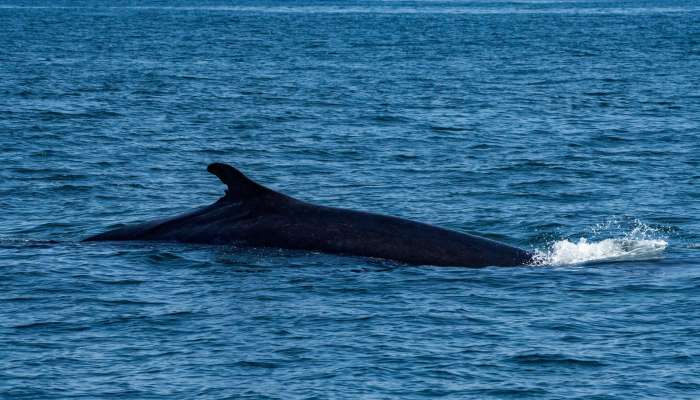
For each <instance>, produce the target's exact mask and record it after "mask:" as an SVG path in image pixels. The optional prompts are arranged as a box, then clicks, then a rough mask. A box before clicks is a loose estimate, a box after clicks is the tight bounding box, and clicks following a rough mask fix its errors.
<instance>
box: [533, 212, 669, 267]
mask: <svg viewBox="0 0 700 400" xmlns="http://www.w3.org/2000/svg"><path fill="white" fill-rule="evenodd" d="M619 228H620V226H619V223H618V222H617V221H613V222H607V223H605V224H601V225H597V226H595V227H593V228H592V229H591V231H592V235H593V236H598V235H600V233H601V231H608V233H609V231H610V230H617V229H619ZM603 233H604V232H603ZM659 235H660V232H659V231H658V230H655V229H652V228H650V227H649V226H647V225H645V224H643V223H641V222H639V221H634V227H633V228H632V229H631V230H629V231H628V233H626V234H622V235H620V236H621V237H618V238H606V239H602V240H589V239H588V238H585V237H580V238H579V239H578V241H571V240H568V239H563V240H557V241H555V242H553V243H552V244H551V246H550V247H549V248H548V249H546V250H536V251H535V262H534V264H535V265H552V266H560V265H576V264H583V263H591V262H610V261H641V260H650V259H656V258H659V257H660V255H661V253H663V252H664V250H666V247H668V242H667V241H666V240H665V239H664V238H660V237H658V236H659Z"/></svg>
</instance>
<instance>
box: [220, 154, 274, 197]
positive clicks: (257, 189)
mask: <svg viewBox="0 0 700 400" xmlns="http://www.w3.org/2000/svg"><path fill="white" fill-rule="evenodd" d="M207 171H209V172H211V173H212V174H214V175H216V176H217V177H218V178H219V179H221V182H223V183H224V184H226V186H228V190H226V196H225V197H226V198H228V199H232V200H235V201H244V200H246V199H249V198H251V197H258V196H261V195H264V194H266V193H273V191H272V190H270V189H268V188H266V187H265V186H263V185H260V184H258V183H255V182H253V181H252V180H250V179H249V178H248V177H247V176H245V175H243V173H242V172H241V171H239V170H237V169H236V168H233V167H232V166H230V165H228V164H223V163H214V164H209V166H208V167H207Z"/></svg>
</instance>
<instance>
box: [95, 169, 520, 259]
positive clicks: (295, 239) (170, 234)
mask: <svg viewBox="0 0 700 400" xmlns="http://www.w3.org/2000/svg"><path fill="white" fill-rule="evenodd" d="M207 170H208V171H209V172H211V173H213V174H215V175H216V176H218V177H219V179H221V181H222V182H223V183H225V184H226V185H227V186H228V190H227V191H226V195H225V196H224V197H222V198H221V199H219V200H218V201H216V202H215V203H214V204H211V205H209V206H206V207H203V208H200V209H198V210H195V211H193V212H190V213H187V214H183V215H179V216H176V217H173V218H167V219H161V220H156V221H151V222H146V223H143V224H138V225H134V226H127V227H125V228H119V229H115V230H111V231H108V232H105V233H101V234H99V235H95V236H92V237H89V238H87V239H85V240H88V241H94V240H159V241H175V242H187V243H208V244H240V245H248V246H255V247H278V248H285V249H303V250H312V251H319V252H326V253H334V254H345V255H355V256H364V257H376V258H384V259H389V260H395V261H399V262H403V263H407V264H429V265H450V266H463V267H484V266H515V265H523V264H527V263H529V262H530V261H532V257H533V255H532V254H531V253H529V252H527V251H524V250H521V249H518V248H515V247H511V246H509V245H506V244H503V243H499V242H496V241H493V240H489V239H486V238H482V237H479V236H474V235H468V234H464V233H460V232H456V231H452V230H448V229H444V228H439V227H436V226H432V225H428V224H423V223H420V222H414V221H409V220H406V219H401V218H396V217H390V216H386V215H379V214H372V213H368V212H362V211H353V210H346V209H342V208H332V207H324V206H319V205H315V204H310V203H306V202H304V201H301V200H297V199H294V198H292V197H289V196H286V195H284V194H281V193H278V192H275V191H273V190H271V189H268V188H266V187H264V186H262V185H259V184H258V183H255V182H253V181H252V180H250V179H248V178H247V177H246V176H245V175H243V174H242V173H241V172H240V171H238V170H237V169H235V168H233V167H231V166H230V165H226V164H219V163H217V164H211V165H209V167H208V168H207Z"/></svg>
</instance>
